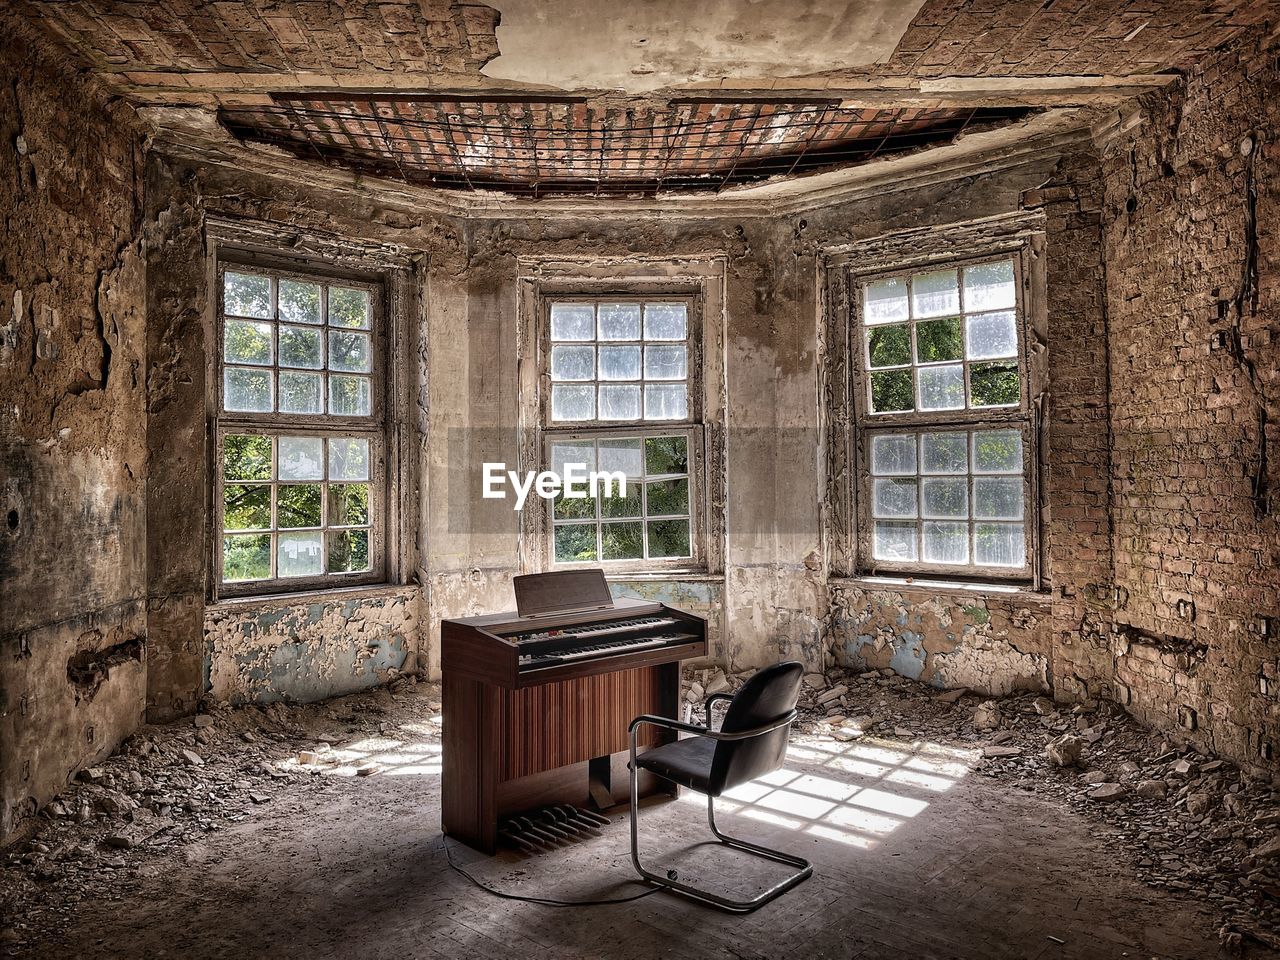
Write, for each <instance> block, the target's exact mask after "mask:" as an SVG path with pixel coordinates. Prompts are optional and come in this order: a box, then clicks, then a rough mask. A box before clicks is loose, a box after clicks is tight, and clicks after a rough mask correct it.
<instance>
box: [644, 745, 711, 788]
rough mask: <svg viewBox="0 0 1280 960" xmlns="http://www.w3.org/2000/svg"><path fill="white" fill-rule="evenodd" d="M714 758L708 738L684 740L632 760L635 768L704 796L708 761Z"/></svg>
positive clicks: (708, 768) (708, 773)
mask: <svg viewBox="0 0 1280 960" xmlns="http://www.w3.org/2000/svg"><path fill="white" fill-rule="evenodd" d="M715 755H716V742H715V741H714V740H712V739H711V738H710V737H687V738H685V739H684V740H677V741H675V742H674V743H668V744H664V745H663V746H661V747H655V748H654V749H652V750H646V751H645V752H644V753H642V754H640V755H639V756H638V757H636V765H637V766H639V767H641V768H642V769H645V770H648V771H649V772H650V773H656V774H657V775H658V776H660V777H662V778H663V779H664V780H670V781H671V782H672V783H678V784H679V785H680V786H682V787H688V788H689V789H690V790H697V791H698V792H699V793H708V792H709V791H708V789H707V785H708V783H709V782H710V780H711V761H712V759H713V758H714V757H715Z"/></svg>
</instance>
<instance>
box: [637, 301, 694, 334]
mask: <svg viewBox="0 0 1280 960" xmlns="http://www.w3.org/2000/svg"><path fill="white" fill-rule="evenodd" d="M688 336H689V322H688V317H687V316H686V309H685V305H684V304H683V303H646V304H645V305H644V338H645V339H646V340H684V339H687V338H688Z"/></svg>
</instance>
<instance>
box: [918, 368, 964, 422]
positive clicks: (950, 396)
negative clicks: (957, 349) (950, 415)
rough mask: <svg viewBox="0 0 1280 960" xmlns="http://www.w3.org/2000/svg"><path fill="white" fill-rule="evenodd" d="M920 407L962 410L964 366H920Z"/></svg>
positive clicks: (925, 408)
mask: <svg viewBox="0 0 1280 960" xmlns="http://www.w3.org/2000/svg"><path fill="white" fill-rule="evenodd" d="M919 375H920V409H921V410H962V409H963V408H964V367H962V366H961V365H960V364H958V363H957V364H955V365H954V366H946V367H921V368H920V371H919Z"/></svg>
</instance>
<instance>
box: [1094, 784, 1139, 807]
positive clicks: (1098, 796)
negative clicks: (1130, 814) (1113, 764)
mask: <svg viewBox="0 0 1280 960" xmlns="http://www.w3.org/2000/svg"><path fill="white" fill-rule="evenodd" d="M1128 793H1129V788H1128V787H1126V786H1125V785H1124V784H1122V783H1104V784H1102V785H1101V786H1098V787H1095V788H1094V789H1092V790H1090V791H1089V793H1088V797H1089V799H1090V800H1098V801H1101V802H1108V801H1111V800H1120V799H1121V798H1123V797H1124V796H1125V795H1127V794H1128Z"/></svg>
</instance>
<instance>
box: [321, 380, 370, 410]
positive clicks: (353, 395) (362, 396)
mask: <svg viewBox="0 0 1280 960" xmlns="http://www.w3.org/2000/svg"><path fill="white" fill-rule="evenodd" d="M372 398H373V389H372V387H371V385H370V382H369V378H368V377H340V376H331V377H329V412H330V413H332V414H334V415H335V416H339V417H367V416H368V415H369V410H370V408H371V407H372Z"/></svg>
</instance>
